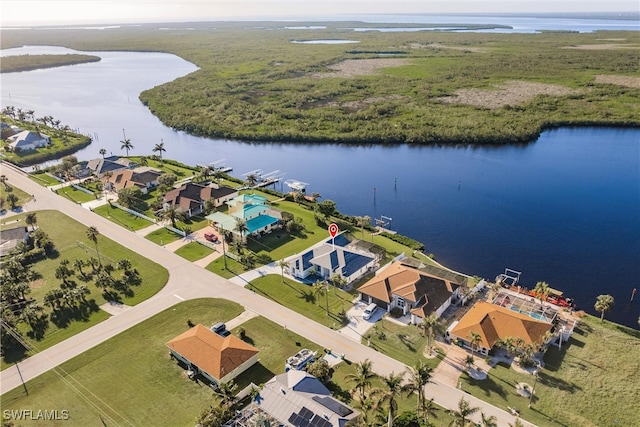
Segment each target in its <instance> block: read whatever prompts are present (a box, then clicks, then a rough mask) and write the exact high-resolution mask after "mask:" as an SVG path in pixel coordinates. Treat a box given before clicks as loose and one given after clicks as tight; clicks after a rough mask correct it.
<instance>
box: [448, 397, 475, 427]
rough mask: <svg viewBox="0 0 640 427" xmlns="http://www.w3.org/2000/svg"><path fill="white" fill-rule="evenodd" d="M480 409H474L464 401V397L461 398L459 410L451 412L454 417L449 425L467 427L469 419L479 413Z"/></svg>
mask: <svg viewBox="0 0 640 427" xmlns="http://www.w3.org/2000/svg"><path fill="white" fill-rule="evenodd" d="M479 410H480V408H472V407H471V405H470V404H469V402H468V401H466V400H464V397H461V398H460V401H459V402H458V410H457V411H454V410H450V411H449V413H450V414H451V415H452V416H453V421H451V423H449V425H450V426H455V427H467V418H468V417H469V415H473V414H475V413H476V412H478V411H479Z"/></svg>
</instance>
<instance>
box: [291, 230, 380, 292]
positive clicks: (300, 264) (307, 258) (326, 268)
mask: <svg viewBox="0 0 640 427" xmlns="http://www.w3.org/2000/svg"><path fill="white" fill-rule="evenodd" d="M376 267H377V257H376V256H375V255H374V254H373V253H371V252H366V251H363V250H361V249H356V248H355V245H351V242H350V241H349V239H347V237H346V236H345V235H344V234H339V235H337V236H336V237H335V238H333V239H329V240H327V241H325V242H323V243H322V244H320V245H316V246H315V247H313V248H311V249H309V250H308V251H306V252H303V253H301V254H299V255H298V256H297V257H296V258H293V259H291V260H289V271H290V273H291V275H292V276H294V277H297V278H299V279H305V278H307V277H308V276H309V275H310V274H311V273H312V272H314V273H315V275H316V276H318V277H320V279H329V278H331V277H332V276H333V275H334V274H337V275H339V276H341V277H342V279H344V281H345V282H346V284H347V285H349V284H351V283H352V282H354V281H355V280H358V279H359V278H360V277H362V276H363V275H365V274H367V273H368V272H370V271H373V270H374V269H375V268H376Z"/></svg>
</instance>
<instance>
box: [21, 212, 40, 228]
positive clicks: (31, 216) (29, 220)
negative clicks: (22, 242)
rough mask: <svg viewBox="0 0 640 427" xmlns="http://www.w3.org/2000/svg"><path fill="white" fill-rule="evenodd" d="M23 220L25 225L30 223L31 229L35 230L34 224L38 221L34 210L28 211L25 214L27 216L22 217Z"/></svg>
mask: <svg viewBox="0 0 640 427" xmlns="http://www.w3.org/2000/svg"><path fill="white" fill-rule="evenodd" d="M24 222H25V223H26V224H27V225H30V226H31V229H32V230H35V229H36V224H37V223H38V219H37V218H36V213H35V212H29V213H28V214H27V216H26V217H25V218H24Z"/></svg>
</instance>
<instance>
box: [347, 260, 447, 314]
mask: <svg viewBox="0 0 640 427" xmlns="http://www.w3.org/2000/svg"><path fill="white" fill-rule="evenodd" d="M438 284H439V285H440V287H442V286H443V285H444V288H443V289H446V292H448V295H446V296H445V299H446V298H448V297H449V296H451V293H453V291H454V287H453V286H452V284H451V283H450V282H448V281H446V280H443V279H441V278H438V277H434V276H431V275H430V274H427V273H424V272H422V271H420V270H417V269H415V268H412V267H409V266H406V265H404V264H402V263H401V262H394V263H393V264H391V265H390V266H389V267H387V268H386V269H385V270H383V271H382V272H381V273H380V274H378V275H377V276H375V277H373V278H372V279H371V280H369V281H368V282H367V283H365V284H364V285H362V286H361V287H360V288H358V292H362V293H363V294H366V295H369V296H372V297H373V298H376V299H379V300H381V301H385V302H391V297H392V295H397V296H399V297H402V298H404V299H405V300H407V301H411V302H417V301H418V300H420V298H422V297H426V299H427V300H428V299H429V298H430V297H435V295H434V294H435V293H440V292H437V291H436V288H437V287H438V286H437V285H438ZM455 287H457V285H456V286H455ZM435 299H438V300H440V299H442V298H440V297H438V298H435ZM440 303H442V302H440ZM436 308H437V307H436Z"/></svg>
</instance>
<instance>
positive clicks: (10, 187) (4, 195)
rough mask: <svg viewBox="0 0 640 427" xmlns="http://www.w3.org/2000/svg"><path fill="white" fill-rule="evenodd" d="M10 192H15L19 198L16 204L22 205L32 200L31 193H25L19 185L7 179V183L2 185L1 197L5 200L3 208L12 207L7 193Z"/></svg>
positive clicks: (0, 187)
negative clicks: (12, 183)
mask: <svg viewBox="0 0 640 427" xmlns="http://www.w3.org/2000/svg"><path fill="white" fill-rule="evenodd" d="M9 193H13V194H15V195H16V197H17V198H18V200H17V201H16V206H22V205H24V204H25V203H26V202H28V201H29V200H31V195H30V194H27V193H25V192H24V191H22V190H21V189H19V188H18V187H16V186H14V185H11V182H9V181H7V185H6V186H5V185H0V197H1V198H2V200H4V201H5V202H4V206H3V209H6V210H9V209H11V205H10V204H9V202H7V201H6V200H7V194H9Z"/></svg>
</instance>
